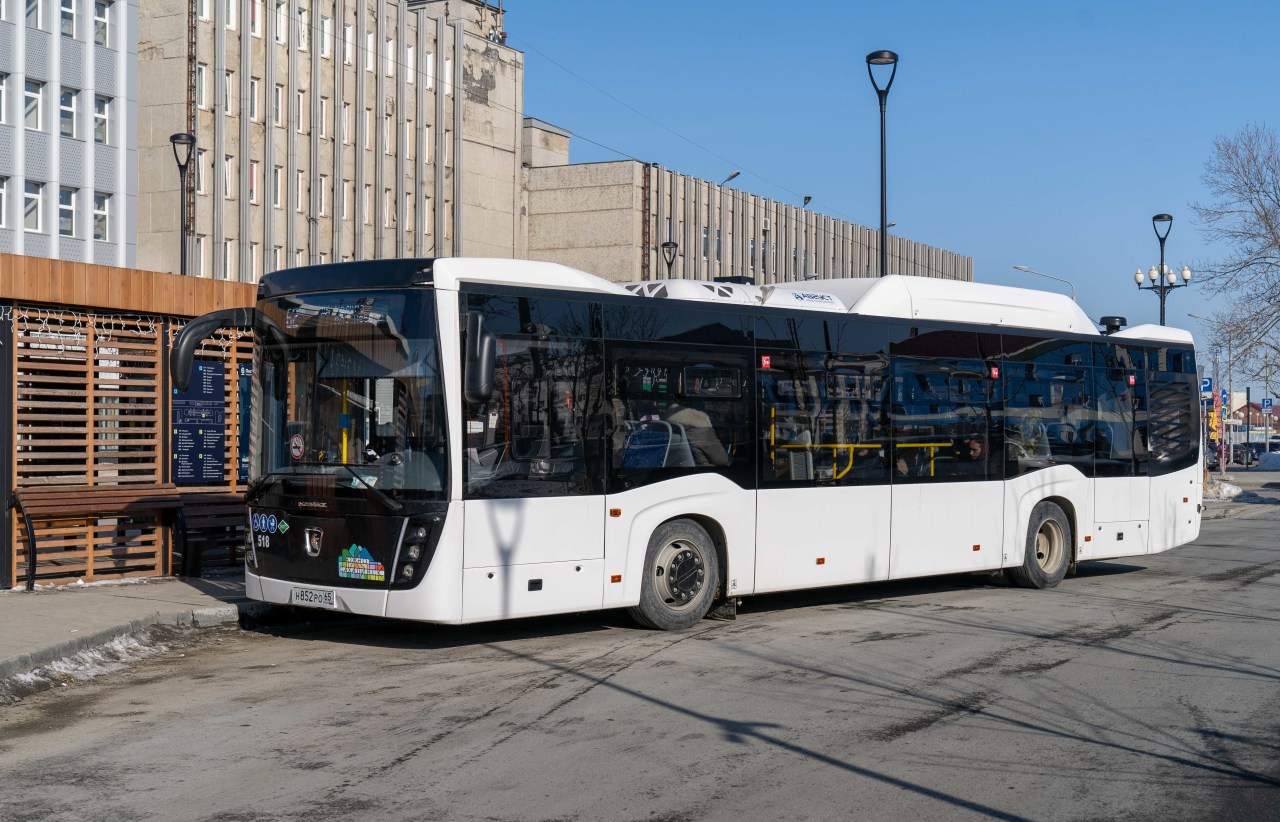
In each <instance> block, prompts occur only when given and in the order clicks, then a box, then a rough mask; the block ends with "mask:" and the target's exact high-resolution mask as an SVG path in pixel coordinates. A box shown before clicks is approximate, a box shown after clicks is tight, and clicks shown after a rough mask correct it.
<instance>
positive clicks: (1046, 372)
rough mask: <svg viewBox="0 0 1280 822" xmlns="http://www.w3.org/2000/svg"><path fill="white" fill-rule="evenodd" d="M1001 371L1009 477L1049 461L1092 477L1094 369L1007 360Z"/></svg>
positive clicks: (1006, 473) (1046, 465)
mask: <svg viewBox="0 0 1280 822" xmlns="http://www.w3.org/2000/svg"><path fill="white" fill-rule="evenodd" d="M1087 350H1088V349H1086V351H1087ZM1051 359H1057V357H1056V356H1053V355H1051ZM1000 371H1001V374H1000V382H1001V383H1002V384H1003V387H1004V411H1003V426H1002V430H1003V432H1004V449H1005V476H1006V477H1014V476H1017V475H1018V474H1024V473H1027V472H1028V471H1034V470H1036V469H1038V468H1045V467H1048V466H1050V465H1074V466H1075V467H1076V468H1078V469H1079V470H1080V472H1081V473H1082V474H1084V475H1085V476H1092V475H1093V442H1092V440H1091V437H1092V434H1093V428H1094V422H1095V419H1096V415H1095V413H1094V410H1093V408H1094V405H1095V403H1094V400H1093V397H1092V393H1093V391H1092V385H1091V381H1092V380H1091V375H1092V369H1090V368H1074V367H1070V366H1063V365H1051V364H1046V363H1039V362H1006V363H1004V364H1003V365H1002V367H1001V369H1000Z"/></svg>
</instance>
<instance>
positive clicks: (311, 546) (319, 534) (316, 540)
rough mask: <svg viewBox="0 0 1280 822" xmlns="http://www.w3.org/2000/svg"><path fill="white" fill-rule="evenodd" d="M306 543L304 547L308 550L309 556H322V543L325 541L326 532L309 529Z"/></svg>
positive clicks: (318, 529)
mask: <svg viewBox="0 0 1280 822" xmlns="http://www.w3.org/2000/svg"><path fill="white" fill-rule="evenodd" d="M306 535H307V538H306V541H305V542H304V543H303V546H304V547H305V548H306V549H307V556H309V557H318V556H320V543H321V542H322V541H323V540H324V530H323V529H320V528H308V529H307V531H306Z"/></svg>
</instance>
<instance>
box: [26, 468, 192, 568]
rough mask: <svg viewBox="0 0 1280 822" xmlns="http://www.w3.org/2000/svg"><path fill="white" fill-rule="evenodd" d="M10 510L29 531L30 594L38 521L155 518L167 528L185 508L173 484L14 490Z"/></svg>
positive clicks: (43, 486) (28, 566) (46, 487)
mask: <svg viewBox="0 0 1280 822" xmlns="http://www.w3.org/2000/svg"><path fill="white" fill-rule="evenodd" d="M9 507H11V508H16V509H17V511H18V513H19V514H20V515H21V516H22V523H23V526H24V527H25V528H26V531H27V590H28V591H31V590H34V589H35V583H36V555H37V546H36V529H35V525H34V521H35V520H45V521H47V520H57V519H70V518H75V517H83V518H86V519H107V518H111V517H139V518H140V517H153V518H155V519H156V521H157V522H158V523H159V524H166V520H167V519H168V518H169V517H170V516H171V512H174V511H177V510H178V509H180V508H181V507H182V498H181V497H180V496H179V494H178V489H177V487H176V486H174V485H173V484H171V483H160V484H147V485H41V486H28V487H24V488H17V489H15V490H14V491H13V494H12V495H11V496H10V501H9ZM161 571H162V572H165V571H167V569H161Z"/></svg>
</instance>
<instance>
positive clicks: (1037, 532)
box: [1007, 502, 1072, 588]
mask: <svg viewBox="0 0 1280 822" xmlns="http://www.w3.org/2000/svg"><path fill="white" fill-rule="evenodd" d="M1071 560H1072V556H1071V525H1070V523H1069V522H1067V515H1066V514H1065V513H1063V511H1062V509H1061V508H1059V507H1058V506H1057V505H1055V504H1054V503H1052V502H1041V503H1040V504H1038V505H1036V507H1035V508H1033V509H1032V510H1031V521H1030V522H1029V523H1028V524H1027V550H1026V553H1025V555H1024V556H1023V558H1022V565H1021V567H1018V568H1010V569H1008V571H1007V573H1008V575H1009V579H1010V581H1012V582H1013V583H1014V584H1016V585H1021V586H1022V587H1023V588H1052V587H1054V586H1055V585H1057V584H1058V583H1059V582H1062V578H1063V577H1064V576H1066V574H1067V568H1068V566H1070V565H1071Z"/></svg>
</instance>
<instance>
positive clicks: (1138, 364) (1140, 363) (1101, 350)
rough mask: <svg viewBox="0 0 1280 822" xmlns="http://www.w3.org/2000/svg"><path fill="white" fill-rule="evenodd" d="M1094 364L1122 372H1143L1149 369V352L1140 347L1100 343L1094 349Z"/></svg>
mask: <svg viewBox="0 0 1280 822" xmlns="http://www.w3.org/2000/svg"><path fill="white" fill-rule="evenodd" d="M1094 364H1095V365H1098V366H1101V367H1103V368H1110V369H1113V370H1115V369H1118V370H1121V371H1143V370H1145V369H1146V368H1147V351H1146V349H1145V348H1143V347H1142V346H1139V345H1121V344H1117V343H1099V344H1097V345H1096V346H1095V347H1094Z"/></svg>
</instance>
